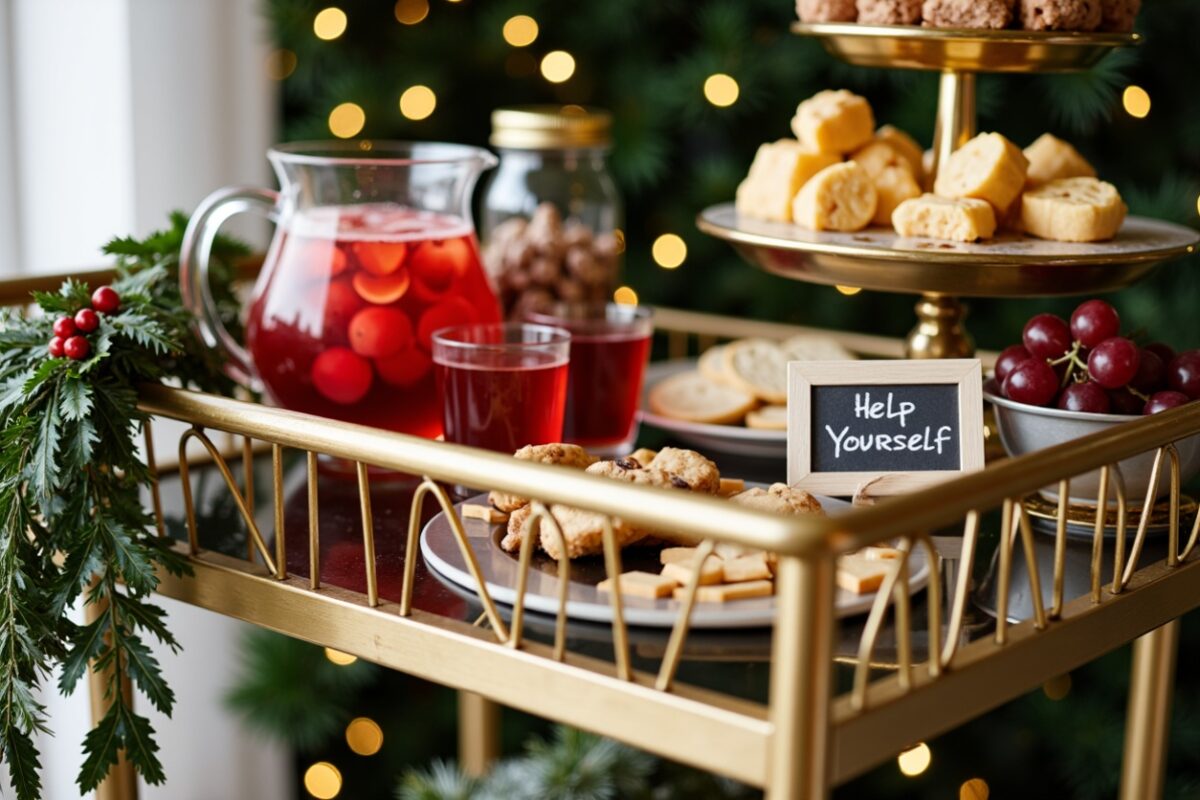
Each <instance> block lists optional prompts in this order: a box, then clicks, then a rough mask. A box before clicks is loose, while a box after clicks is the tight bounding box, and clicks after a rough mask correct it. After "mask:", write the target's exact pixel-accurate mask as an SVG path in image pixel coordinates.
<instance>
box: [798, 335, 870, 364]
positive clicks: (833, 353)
mask: <svg viewBox="0 0 1200 800" xmlns="http://www.w3.org/2000/svg"><path fill="white" fill-rule="evenodd" d="M780 347H781V348H782V349H783V356H784V359H785V360H787V361H853V360H855V358H856V356H855V355H854V353H851V352H850V351H849V350H847V349H846V348H845V347H843V346H842V345H840V344H838V342H836V341H835V340H833V339H831V338H829V337H828V336H822V335H821V334H819V333H800V334H797V335H795V336H792V337H790V338H788V339H784V340H783V343H782V344H781V345H780Z"/></svg>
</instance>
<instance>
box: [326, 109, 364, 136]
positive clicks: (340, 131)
mask: <svg viewBox="0 0 1200 800" xmlns="http://www.w3.org/2000/svg"><path fill="white" fill-rule="evenodd" d="M366 123H367V114H366V112H365V111H363V110H362V106H360V105H359V104H358V103H342V104H340V105H338V106H337V108H335V109H333V111H330V112H329V132H330V133H332V134H333V135H334V136H336V137H338V138H339V139H349V138H350V137H351V136H354V135H355V134H357V133H358V132H359V131H361V130H362V129H363V125H365V124H366Z"/></svg>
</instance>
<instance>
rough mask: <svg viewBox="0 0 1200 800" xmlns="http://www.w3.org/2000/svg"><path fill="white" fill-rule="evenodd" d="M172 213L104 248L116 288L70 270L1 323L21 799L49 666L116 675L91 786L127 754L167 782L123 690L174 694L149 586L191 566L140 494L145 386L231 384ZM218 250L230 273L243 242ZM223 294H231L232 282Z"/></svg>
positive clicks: (3, 681)
mask: <svg viewBox="0 0 1200 800" xmlns="http://www.w3.org/2000/svg"><path fill="white" fill-rule="evenodd" d="M171 222H172V226H171V227H170V228H169V229H167V230H165V231H161V232H158V233H155V234H152V235H151V236H150V237H149V238H147V239H145V240H142V241H137V240H133V239H116V240H114V241H112V242H111V243H110V244H109V245H108V246H107V247H106V252H108V253H109V254H110V255H113V256H115V257H116V258H117V261H118V269H117V278H116V280H114V281H113V283H112V286H111V288H109V289H103V288H102V289H100V290H97V292H95V293H90V292H89V289H88V287H86V286H84V285H83V284H81V283H79V282H77V281H73V280H68V281H66V282H65V283H64V284H63V285H62V287H61V288H60V290H59V291H58V292H56V293H35V295H34V300H35V302H36V303H37V305H38V306H39V307H40V309H41V311H42V312H43V315H42V316H33V317H25V316H23V315H22V314H20V313H19V312H14V311H10V312H7V313H5V314H4V316H3V318H2V319H0V749H2V752H3V758H4V760H5V761H6V762H7V765H8V770H9V774H10V776H11V778H12V783H13V785H14V787H15V788H16V792H17V796H18V798H20V800H32V799H33V798H36V797H38V796H40V794H41V783H40V778H39V775H38V772H39V770H40V763H39V759H38V753H37V750H36V747H35V746H34V743H33V736H34V734H35V733H37V732H39V731H47V730H48V729H47V727H46V725H47V721H46V718H45V709H44V708H43V707H42V706H41V705H40V704H39V703H38V702H37V701H36V700H35V699H34V692H35V690H36V689H37V688H38V687H39V686H40V685H41V684H42V682H43V681H44V679H45V678H46V676H47V675H48V674H49V672H50V670H51V669H52V668H53V667H54V666H60V667H61V668H62V673H61V677H60V679H59V689H60V690H61V691H62V692H63V693H70V692H72V691H74V690H75V688H76V686H77V685H78V683H79V680H80V679H81V678H82V677H83V676H84V675H85V674H86V673H87V671H88V669H89V665H90V668H91V669H93V670H96V671H98V672H102V673H104V674H106V675H107V686H106V693H105V698H106V699H107V700H108V701H109V702H110V705H109V708H108V711H107V713H106V714H105V715H104V717H103V718H102V719H101V720H100V721H99V723H98V724H97V725H96V727H95V728H94V729H93V730H92V731H91V732H90V733H88V734H87V737H86V738H85V740H84V742H83V753H84V763H83V767H82V769H81V770H80V773H79V775H78V777H77V783H78V784H79V788H80V791H81V792H88V791H91V790H93V789H95V788H96V787H97V786H98V785H99V784H100V782H101V781H103V779H104V778H105V776H106V775H107V774H108V771H109V768H110V767H111V766H112V765H113V764H115V763H116V762H117V759H118V755H119V754H120V753H121V752H122V751H123V752H124V754H125V756H126V758H127V759H128V760H129V761H130V762H131V763H132V764H133V766H134V767H135V768H136V769H137V770H138V772H140V773H141V775H142V777H143V778H145V779H146V781H147V782H149V783H152V784H156V783H161V782H163V781H164V780H165V775H164V774H163V770H162V765H161V763H160V762H159V759H158V756H157V749H158V747H157V744H156V743H155V740H154V731H153V729H152V727H151V725H150V722H149V720H148V719H147V718H146V717H144V716H141V715H139V714H137V713H136V712H135V711H134V710H133V707H132V705H130V704H129V703H128V702H127V701H126V699H125V697H124V695H123V694H122V690H121V675H122V674H124V675H127V676H128V677H129V678H130V679H131V681H132V683H133V685H134V686H136V687H137V689H138V690H140V691H141V693H142V694H143V695H144V696H145V698H146V699H147V700H148V701H149V702H150V704H151V705H152V706H153V707H154V708H156V709H157V710H159V711H161V712H163V713H164V714H167V715H170V713H171V710H172V708H173V706H174V702H175V696H174V693H173V692H172V690H171V688H170V687H169V686H167V684H166V683H165V681H164V680H163V676H162V670H161V667H160V665H159V663H158V661H157V660H156V659H155V657H154V656H153V654H152V653H151V651H150V648H149V646H148V645H147V640H148V639H149V638H153V639H155V640H157V641H159V642H161V643H162V644H165V645H166V646H167V647H169V648H170V649H171V650H173V651H174V650H177V649H178V647H179V645H178V642H177V641H176V639H175V637H174V636H173V635H172V634H171V632H170V631H169V630H168V629H167V627H166V625H165V614H164V612H163V610H162V609H161V608H159V607H158V606H156V605H153V604H152V603H151V602H150V601H149V596H150V594H151V593H152V592H153V591H154V589H155V587H156V586H157V585H158V577H157V571H158V570H165V571H166V572H169V573H171V574H175V575H180V574H184V573H185V572H186V570H187V564H186V562H185V561H184V560H183V559H182V558H180V557H179V556H178V555H177V554H176V553H175V552H174V551H173V550H172V549H171V547H170V544H169V542H168V540H166V539H163V538H160V537H159V536H158V535H157V533H156V532H155V530H154V520H153V518H152V516H151V515H150V514H148V513H147V511H146V510H145V508H144V507H143V505H142V500H141V496H140V494H141V490H142V488H143V487H145V486H146V485H147V484H148V483H149V481H150V479H151V476H150V474H149V471H148V468H147V466H146V465H145V464H144V463H143V462H142V460H141V458H140V456H139V453H138V443H139V434H140V432H141V428H142V425H143V424H145V422H146V416H145V415H144V414H142V413H141V412H140V411H139V410H138V408H137V387H138V386H139V385H140V384H143V383H147V382H158V381H164V380H174V381H178V382H181V383H182V384H183V385H185V386H189V385H190V386H194V387H196V388H199V389H204V390H207V391H224V390H227V389H228V388H229V387H230V383H229V381H228V379H227V378H225V377H223V376H222V375H221V374H220V367H221V364H220V361H219V360H218V356H217V355H216V354H215V353H214V352H212V351H210V350H207V349H205V348H203V347H202V346H201V345H200V344H199V343H198V342H197V340H196V339H195V338H194V337H193V336H192V335H191V332H190V323H191V317H190V315H189V314H188V313H187V312H186V311H184V309H183V306H182V302H181V299H180V295H179V288H178V281H177V277H176V275H175V274H174V267H175V263H176V258H177V255H178V252H179V245H180V242H181V238H182V233H183V228H184V224H185V223H186V219H185V218H184V217H183V216H182V215H180V214H176V215H174V216H173V217H172V220H171ZM215 251H216V253H217V257H218V260H221V261H222V262H223V264H224V266H223V267H221V269H222V270H224V271H226V273H227V271H228V269H229V266H228V264H229V259H230V258H231V257H235V256H238V255H241V254H243V253H244V249H243V248H242V247H241V246H240V245H235V244H233V243H231V242H229V241H227V240H222V241H220V242H218V244H217V245H216V248H215ZM112 291H115V292H116V295H115V296H114V295H112ZM104 292H107V293H108V294H107V295H106V296H103V297H102V293H104ZM221 293H222V297H223V298H224V300H225V301H226V302H228V300H229V298H230V296H229V294H228V287H227V286H226V287H224V290H223V292H221ZM88 308H93V309H95V311H96V312H98V313H97V314H95V315H94V317H95V318H94V319H93V320H92V321H90V322H86V323H85V324H81V325H80V326H79V330H78V332H77V333H78V335H77V336H74V337H73V338H75V339H79V338H80V337H83V339H82V340H83V342H84V343H83V344H79V343H75V346H74V349H72V348H73V345H72V341H71V339H67V345H66V348H67V350H66V352H67V355H61V353H60V354H59V355H58V356H57V357H56V356H55V355H53V354H52V352H50V351H49V350H48V345H47V343H48V342H50V341H51V339H52V337H55V336H56V335H62V333H61V331H63V330H64V329H62V328H59V327H58V326H59V325H63V324H66V323H64V322H63V320H65V319H67V318H73V319H79V317H76V316H75V315H76V313H77V312H79V311H80V310H81V309H88ZM85 325H86V327H85ZM73 326H74V322H72V323H71V324H70V325H68V326H67V328H66V330H70V329H71V328H73ZM60 344H61V341H60ZM54 352H59V351H58V350H55V351H54ZM80 599H82V601H83V603H84V604H85V605H87V606H95V607H96V608H98V609H99V612H98V614H96V615H95V619H94V620H92V621H91V622H89V623H87V624H85V625H77V624H75V623H74V622H73V621H72V620H71V618H70V615H69V610H70V609H71V607H72V605H73V604H75V603H76V602H77V601H79V600H80Z"/></svg>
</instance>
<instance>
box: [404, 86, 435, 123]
mask: <svg viewBox="0 0 1200 800" xmlns="http://www.w3.org/2000/svg"><path fill="white" fill-rule="evenodd" d="M435 108H437V95H436V94H434V93H433V89H430V88H429V87H428V86H421V85H420V84H418V85H416V86H410V87H408V88H407V89H405V90H404V94H402V95H400V113H401V114H403V115H404V116H406V117H408V118H409V119H425V118H426V117H428V116H429V115H430V114H432V113H433V110H434V109H435Z"/></svg>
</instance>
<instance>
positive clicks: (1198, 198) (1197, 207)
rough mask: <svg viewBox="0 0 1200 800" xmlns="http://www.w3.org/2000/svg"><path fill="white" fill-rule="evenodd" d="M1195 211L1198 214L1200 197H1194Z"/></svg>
mask: <svg viewBox="0 0 1200 800" xmlns="http://www.w3.org/2000/svg"><path fill="white" fill-rule="evenodd" d="M1196 213H1197V214H1200V197H1197V198H1196Z"/></svg>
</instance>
